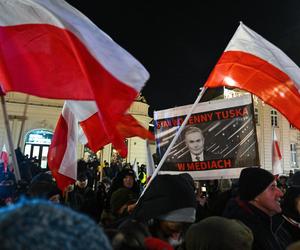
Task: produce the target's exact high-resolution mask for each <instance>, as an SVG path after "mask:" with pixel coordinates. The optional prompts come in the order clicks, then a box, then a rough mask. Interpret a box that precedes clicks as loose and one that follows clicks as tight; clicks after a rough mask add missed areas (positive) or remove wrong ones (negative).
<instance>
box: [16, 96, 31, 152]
mask: <svg viewBox="0 0 300 250" xmlns="http://www.w3.org/2000/svg"><path fill="white" fill-rule="evenodd" d="M28 100H29V95H27V96H26V100H25V107H24V111H23V118H22V123H21V128H20V133H19V139H18V144H17V147H20V143H21V138H22V134H23V130H24V123H25V115H26V113H27V107H28Z"/></svg>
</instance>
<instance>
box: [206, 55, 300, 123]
mask: <svg viewBox="0 0 300 250" xmlns="http://www.w3.org/2000/svg"><path fill="white" fill-rule="evenodd" d="M205 86H206V87H218V86H229V87H236V88H240V89H243V90H246V91H248V92H250V93H253V94H255V95H256V96H258V97H260V98H261V99H262V100H263V101H264V102H266V103H268V104H269V105H271V106H273V107H274V108H276V109H277V110H278V111H280V112H281V113H282V114H283V115H284V116H286V117H288V119H289V120H290V122H291V123H292V124H293V125H294V126H295V127H297V128H299V129H300V120H299V116H300V110H299V109H295V107H300V94H299V92H298V89H297V88H296V86H295V85H294V84H293V81H292V80H291V79H290V78H289V76H288V75H287V74H285V73H284V72H282V71H281V70H279V69H278V68H276V67H274V66H273V65H271V64H270V63H268V62H267V61H265V60H263V59H261V58H259V57H257V56H254V55H252V54H249V53H245V52H243V51H226V52H224V53H223V55H222V56H221V58H220V60H219V61H218V63H217V64H216V66H215V68H214V69H213V71H212V73H211V74H210V76H209V78H208V80H207V82H206V83H205Z"/></svg>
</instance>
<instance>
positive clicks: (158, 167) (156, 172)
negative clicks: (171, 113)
mask: <svg viewBox="0 0 300 250" xmlns="http://www.w3.org/2000/svg"><path fill="white" fill-rule="evenodd" d="M206 90H207V88H206V87H203V88H202V89H201V91H200V93H199V95H198V97H197V99H196V101H195V102H194V104H193V106H192V107H191V109H190V111H189V113H188V114H187V116H186V117H185V119H184V121H183V123H182V124H181V126H180V128H179V130H178V131H177V133H176V134H175V136H174V138H173V140H172V141H171V143H170V145H169V147H168V148H167V150H166V152H165V154H164V155H163V157H162V159H161V160H160V162H159V164H158V166H157V168H156V169H155V171H154V173H153V175H152V176H151V178H150V179H149V181H148V183H147V185H146V187H145V188H144V190H143V192H142V194H141V195H140V197H139V200H140V198H141V197H142V196H143V195H144V193H145V191H146V190H147V188H148V187H149V185H150V184H151V182H152V180H153V179H154V178H155V177H156V175H157V174H158V172H159V170H160V169H161V167H162V165H163V164H164V162H165V161H166V159H167V157H168V155H169V153H170V151H171V149H172V148H173V146H174V144H175V142H176V141H177V139H178V137H179V135H180V134H181V132H182V130H183V129H184V127H185V125H186V124H187V122H188V120H189V118H190V116H191V115H192V113H193V111H194V109H195V107H196V105H197V104H198V103H199V101H200V100H201V98H202V97H203V95H204V93H205V91H206ZM139 200H138V201H137V203H138V202H139Z"/></svg>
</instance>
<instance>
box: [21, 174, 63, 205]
mask: <svg viewBox="0 0 300 250" xmlns="http://www.w3.org/2000/svg"><path fill="white" fill-rule="evenodd" d="M27 195H28V196H29V197H32V198H41V199H47V200H50V201H53V202H55V203H60V201H61V191H60V189H59V188H58V187H57V184H56V182H55V181H54V179H53V177H52V174H51V172H50V171H47V172H41V173H39V174H37V175H36V176H35V177H33V179H32V180H31V182H30V184H29V188H28V191H27Z"/></svg>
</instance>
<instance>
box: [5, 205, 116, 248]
mask: <svg viewBox="0 0 300 250" xmlns="http://www.w3.org/2000/svg"><path fill="white" fill-rule="evenodd" d="M0 231H1V234H0V241H1V249H2V250H14V249H44V250H52V249H65V250H71V249H72V250H82V249H91V250H100V249H101V250H110V249H112V248H111V245H110V243H109V240H108V238H107V236H106V235H105V234H104V232H103V230H102V229H101V227H100V226H99V225H98V224H96V223H95V222H94V221H93V220H92V219H90V218H89V217H88V216H86V215H83V214H80V213H78V212H76V211H74V210H72V209H70V208H68V207H66V206H62V205H60V204H54V203H52V202H49V201H45V200H37V199H34V200H24V199H23V200H21V201H20V202H18V203H16V204H13V205H10V206H7V207H4V208H2V209H0ZM20 232H21V233H20Z"/></svg>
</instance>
